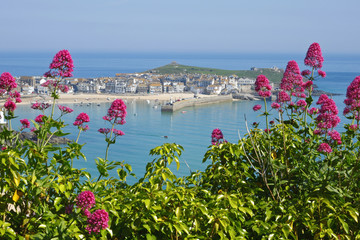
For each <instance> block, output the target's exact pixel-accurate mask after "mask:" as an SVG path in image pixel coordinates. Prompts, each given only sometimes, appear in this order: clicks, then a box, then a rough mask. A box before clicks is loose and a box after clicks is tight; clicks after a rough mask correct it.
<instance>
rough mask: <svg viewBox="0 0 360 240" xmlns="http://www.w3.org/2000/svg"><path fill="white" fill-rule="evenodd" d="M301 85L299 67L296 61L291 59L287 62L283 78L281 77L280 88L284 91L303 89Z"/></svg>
mask: <svg viewBox="0 0 360 240" xmlns="http://www.w3.org/2000/svg"><path fill="white" fill-rule="evenodd" d="M302 85H303V81H302V76H301V74H300V69H299V66H298V64H297V62H296V61H294V60H291V61H289V62H288V64H287V66H286V69H285V72H284V75H283V78H282V79H281V84H280V88H281V89H282V90H285V91H295V90H296V88H299V89H298V90H302V92H303V91H304V90H303V89H302V88H301V87H302Z"/></svg>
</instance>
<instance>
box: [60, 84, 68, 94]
mask: <svg viewBox="0 0 360 240" xmlns="http://www.w3.org/2000/svg"><path fill="white" fill-rule="evenodd" d="M59 89H60V91H61V92H63V93H67V92H69V87H68V86H67V85H59Z"/></svg>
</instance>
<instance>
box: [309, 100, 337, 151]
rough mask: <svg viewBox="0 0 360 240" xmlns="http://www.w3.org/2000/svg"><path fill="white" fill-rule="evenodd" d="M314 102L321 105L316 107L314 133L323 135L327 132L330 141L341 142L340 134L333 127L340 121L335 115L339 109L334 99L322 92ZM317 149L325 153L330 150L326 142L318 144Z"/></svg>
mask: <svg viewBox="0 0 360 240" xmlns="http://www.w3.org/2000/svg"><path fill="white" fill-rule="evenodd" d="M316 104H318V105H321V107H320V109H318V116H317V117H316V126H317V129H315V130H314V133H315V134H324V135H325V134H328V136H330V141H329V142H330V143H331V142H333V143H335V144H341V136H340V134H339V132H337V131H336V130H334V129H333V128H335V127H336V126H337V125H338V124H339V122H340V118H339V116H338V115H337V114H338V112H339V111H338V109H337V107H336V104H335V102H334V100H332V99H330V98H329V97H328V96H327V95H326V94H322V95H321V96H320V97H319V100H318V101H317V103H316ZM314 111H315V110H314ZM317 150H318V151H319V152H325V153H330V152H332V149H331V147H330V145H329V144H328V143H322V144H320V146H319V148H318V149H317Z"/></svg>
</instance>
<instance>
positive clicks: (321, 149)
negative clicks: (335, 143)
mask: <svg viewBox="0 0 360 240" xmlns="http://www.w3.org/2000/svg"><path fill="white" fill-rule="evenodd" d="M317 150H318V152H324V153H331V152H332V149H331V147H330V146H329V144H327V143H322V144H320V146H319V147H318V149H317Z"/></svg>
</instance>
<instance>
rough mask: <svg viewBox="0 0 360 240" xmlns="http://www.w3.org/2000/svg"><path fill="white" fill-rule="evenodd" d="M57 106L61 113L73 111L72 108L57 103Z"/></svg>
mask: <svg viewBox="0 0 360 240" xmlns="http://www.w3.org/2000/svg"><path fill="white" fill-rule="evenodd" d="M58 107H59V110H60V111H61V113H62V114H66V113H72V112H73V111H74V110H73V109H71V108H69V107H66V106H62V105H59V106H58Z"/></svg>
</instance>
